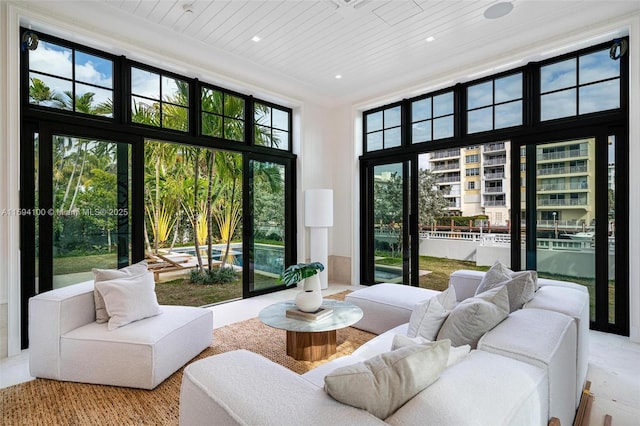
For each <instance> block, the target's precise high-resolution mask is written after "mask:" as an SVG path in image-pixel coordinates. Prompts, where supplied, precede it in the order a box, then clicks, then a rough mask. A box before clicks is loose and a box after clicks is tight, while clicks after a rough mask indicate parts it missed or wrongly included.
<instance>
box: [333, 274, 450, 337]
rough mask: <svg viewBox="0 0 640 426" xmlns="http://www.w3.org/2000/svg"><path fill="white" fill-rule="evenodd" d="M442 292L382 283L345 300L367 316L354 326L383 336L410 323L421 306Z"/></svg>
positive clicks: (348, 296)
mask: <svg viewBox="0 0 640 426" xmlns="http://www.w3.org/2000/svg"><path fill="white" fill-rule="evenodd" d="M439 293H440V292H439V291H436V290H427V289H425V288H419V287H411V286H408V285H403V284H392V283H380V284H375V285H372V286H371V287H367V288H363V289H360V290H356V291H354V292H353V293H349V294H348V295H347V296H346V297H345V301H347V302H350V303H353V304H354V305H357V306H359V307H360V309H362V312H363V313H364V315H363V316H362V319H361V320H360V321H358V322H357V323H355V324H354V325H353V327H356V328H359V329H361V330H365V331H369V332H371V333H375V334H381V333H384V332H385V331H387V330H390V329H392V328H394V327H397V326H398V325H400V324H404V323H407V322H409V318H410V317H411V313H412V312H413V309H414V307H415V306H416V305H417V304H418V303H420V302H423V301H425V300H427V299H430V298H431V297H433V296H435V295H437V294H439Z"/></svg>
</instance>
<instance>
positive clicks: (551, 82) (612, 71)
mask: <svg viewBox="0 0 640 426" xmlns="http://www.w3.org/2000/svg"><path fill="white" fill-rule="evenodd" d="M540 95H541V96H540V120H542V121H546V120H553V119H556V118H563V117H572V116H575V115H582V114H588V113H592V112H598V111H606V110H610V109H615V108H620V61H615V60H612V59H611V58H610V57H609V49H607V50H600V51H597V52H593V53H588V54H585V55H580V56H577V57H574V58H570V59H565V60H563V61H560V62H555V63H552V64H549V65H545V66H543V67H541V68H540Z"/></svg>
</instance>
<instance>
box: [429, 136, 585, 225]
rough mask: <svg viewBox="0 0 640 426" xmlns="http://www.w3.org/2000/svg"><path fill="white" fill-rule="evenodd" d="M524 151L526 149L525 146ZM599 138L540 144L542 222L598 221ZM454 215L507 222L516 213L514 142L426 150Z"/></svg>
mask: <svg viewBox="0 0 640 426" xmlns="http://www.w3.org/2000/svg"><path fill="white" fill-rule="evenodd" d="M523 149H524V148H523ZM594 149H595V140H594V139H580V140H572V141H563V142H555V143H547V144H544V145H540V146H538V147H536V170H535V173H536V179H535V180H536V187H535V191H536V200H537V201H536V210H537V213H536V217H537V219H538V220H540V221H558V222H561V223H564V224H580V223H584V224H585V225H587V226H588V225H590V224H591V223H592V221H593V219H594V217H595V216H594V215H595V212H594V208H593V205H594V199H593V197H594V176H595V169H594V167H595V164H594V161H593V160H590V158H591V159H592V158H595V153H594ZM425 155H427V156H428V162H427V163H428V166H427V167H429V169H430V170H431V172H432V173H434V174H436V175H437V178H436V182H437V184H438V186H439V188H440V189H441V190H442V191H443V193H444V194H445V198H447V199H448V200H449V207H448V211H449V214H451V215H452V216H476V215H486V216H487V217H488V219H489V221H490V222H491V224H492V225H495V226H506V225H507V224H508V221H509V217H510V214H511V197H510V192H509V188H510V187H511V174H510V173H511V172H510V171H511V143H510V142H509V141H503V142H492V143H488V144H484V145H479V146H468V147H465V148H456V149H446V150H440V151H435V152H431V153H429V154H425ZM524 158H525V157H524V153H521V156H520V162H521V166H520V176H519V178H520V185H521V190H522V191H521V209H522V210H523V211H524V209H525V194H526V190H527V189H528V188H527V187H526V185H525V182H526V174H527V170H526V164H525V162H524Z"/></svg>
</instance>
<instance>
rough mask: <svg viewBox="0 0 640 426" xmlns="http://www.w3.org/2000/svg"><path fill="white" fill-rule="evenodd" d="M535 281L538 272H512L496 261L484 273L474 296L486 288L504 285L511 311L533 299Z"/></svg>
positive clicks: (535, 287)
mask: <svg viewBox="0 0 640 426" xmlns="http://www.w3.org/2000/svg"><path fill="white" fill-rule="evenodd" d="M537 282H538V274H537V273H536V272H535V271H521V272H513V271H512V270H510V269H509V268H507V267H506V266H504V265H503V264H502V263H500V261H497V262H496V263H494V264H493V266H492V267H491V269H489V270H488V271H487V272H486V273H485V276H484V277H483V279H482V281H481V282H480V285H479V286H478V289H477V290H476V296H477V295H479V294H482V293H483V292H485V291H487V290H491V289H493V288H496V287H501V286H506V287H507V290H508V292H509V312H513V311H516V310H518V309H520V308H522V305H524V304H525V303H527V302H528V301H530V300H531V299H533V296H534V294H535V292H536V290H537Z"/></svg>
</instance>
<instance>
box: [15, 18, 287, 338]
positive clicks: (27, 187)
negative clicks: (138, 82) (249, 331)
mask: <svg viewBox="0 0 640 426" xmlns="http://www.w3.org/2000/svg"><path fill="white" fill-rule="evenodd" d="M26 31H30V32H33V33H35V34H36V35H37V36H38V38H39V39H40V40H45V41H50V42H52V43H55V44H58V45H60V46H63V47H66V48H71V49H78V50H80V51H82V52H86V53H89V54H92V55H96V56H100V57H105V58H108V59H110V60H112V61H113V79H114V80H113V99H112V102H113V117H104V116H97V115H88V114H83V113H78V112H75V111H69V110H62V109H58V108H50V107H46V106H42V105H34V104H31V103H30V102H29V87H30V84H29V50H27V49H25V50H23V51H21V53H20V81H21V87H20V119H21V134H22V138H21V142H20V144H21V150H20V151H21V159H20V162H21V164H20V168H21V197H20V207H21V208H23V209H33V208H34V205H33V203H34V198H33V197H30V196H29V194H30V193H31V194H33V182H31V181H33V173H31V172H32V171H33V168H34V157H33V138H32V137H30V136H29V135H33V134H34V133H38V134H39V135H40V137H43V135H44V133H48V134H51V133H52V132H51V129H57V130H56V131H59V132H62V133H63V134H68V135H73V136H77V137H82V136H84V135H93V136H94V137H98V138H101V139H105V140H112V141H120V142H122V143H127V144H130V145H131V150H132V158H131V162H132V164H133V165H132V172H131V173H132V177H131V187H130V190H131V194H132V204H133V206H132V211H131V214H132V215H133V217H132V219H131V221H132V224H131V235H132V236H131V239H132V242H135V244H133V247H132V253H131V257H132V258H131V261H132V262H137V261H140V260H142V259H144V250H145V249H144V220H145V215H144V190H143V188H144V142H145V140H146V139H152V140H160V141H165V142H168V143H177V144H187V145H192V146H196V147H203V148H211V149H217V150H224V151H232V152H235V153H239V154H241V155H243V164H248V162H249V159H250V158H258V157H259V158H262V159H267V160H269V161H273V162H274V163H279V164H283V165H284V166H285V167H286V173H287V179H286V185H287V186H286V188H285V194H286V198H285V199H286V203H287V206H286V207H285V208H286V212H287V213H286V219H287V220H288V222H287V223H288V227H289V228H290V229H288V231H287V233H286V235H287V236H286V238H287V241H285V253H284V258H285V266H288V265H290V264H292V263H295V261H296V258H297V238H296V235H295V233H296V217H295V212H296V205H295V202H296V198H295V191H296V182H295V179H296V172H295V165H296V161H297V155H296V154H294V153H293V134H294V129H293V109H292V108H290V107H286V106H283V105H279V104H275V103H272V102H269V101H266V100H260V99H257V98H254V96H252V95H249V94H241V93H238V92H234V91H232V90H229V89H224V88H220V89H222V90H223V91H224V92H228V93H232V94H233V95H234V96H235V95H237V96H239V97H241V98H242V99H244V101H245V114H244V115H245V131H244V141H243V143H238V141H232V140H225V139H221V138H214V137H208V136H203V135H202V134H201V132H200V128H199V119H198V114H199V112H200V108H201V105H200V104H201V102H200V97H199V96H197V94H199V93H200V90H201V89H200V88H201V87H203V86H206V87H219V86H215V85H212V84H209V83H206V82H205V83H202V82H200V81H199V80H198V79H197V78H192V77H188V76H185V75H180V74H177V73H175V72H172V71H169V70H164V69H161V68H157V67H154V66H151V65H148V64H144V63H141V62H139V61H134V60H131V59H128V58H127V57H125V56H116V55H112V54H109V53H107V52H103V51H100V50H98V49H95V48H92V47H90V46H87V45H85V44H79V43H76V42H72V41H69V40H63V39H60V38H58V37H55V36H52V35H49V34H46V33H43V32H37V31H31V30H29V29H27V28H24V27H21V28H20V33H21V34H23V33H24V32H26ZM132 66H134V67H136V68H140V69H144V70H149V71H151V72H155V73H158V74H159V75H160V79H162V76H168V77H172V78H177V79H180V80H183V81H185V82H187V83H188V84H189V102H188V105H187V106H186V108H188V114H187V116H188V123H189V129H188V131H186V132H183V131H179V130H173V129H170V128H162V127H155V126H147V125H144V124H141V123H132V122H131V67H132ZM83 84H84V83H83ZM160 84H161V85H162V80H161V81H160ZM254 102H260V103H263V104H266V105H270V106H271V107H275V108H277V109H279V110H282V111H284V112H286V113H287V114H288V125H289V130H288V141H287V143H288V147H287V149H286V150H285V149H279V148H271V147H269V146H257V145H254V144H253V131H254V129H253V126H254V120H253V105H254ZM43 132H44V133H43ZM49 156H50V153H49ZM30 173H31V177H30V178H29V177H28V175H29V174H30ZM29 179H31V181H30V180H29ZM249 181H250V179H248V178H247V179H243V194H249V193H250V188H249V187H248V185H249ZM249 206H250V204H247V203H245V202H244V201H243V209H245V208H247V207H249ZM40 207H42V206H40ZM244 212H245V213H244V214H243V226H242V238H243V241H246V242H247V243H249V242H251V241H253V240H252V236H251V234H249V230H250V229H251V227H250V226H249V224H250V223H251V220H252V215H251V214H250V213H249V212H248V211H247V210H244ZM20 229H21V245H25V244H32V243H30V241H33V238H34V237H35V232H36V231H35V229H36V228H35V226H34V222H33V217H31V218H27V217H22V218H21V222H20ZM249 245H250V244H244V245H243V246H246V247H249ZM243 256H244V257H245V258H246V259H249V256H250V253H249V251H248V248H247V249H246V250H245V248H244V247H243ZM51 260H52V256H49V258H48V259H47V258H45V257H42V258H41V259H40V265H42V264H44V263H46V262H47V261H48V262H49V263H50V262H51ZM28 263H29V262H28V261H27V260H26V259H25V258H22V260H21V273H22V274H21V275H22V282H21V311H22V314H21V316H22V318H21V321H22V324H23V328H22V330H27V329H28V316H27V315H28V309H27V307H28V305H27V303H28V297H30V296H33V295H35V294H36V290H37V291H38V292H42V291H46V290H49V288H43V287H42V286H41V287H39V288H37V287H36V284H35V277H36V275H35V267H34V266H33V264H32V265H31V266H29V265H28ZM44 268H45V270H46V267H44ZM249 275H250V274H248V273H246V274H244V279H243V284H242V285H243V289H245V288H249V282H248V281H247V280H249V279H250V277H249ZM284 288H285V286H284V284H282V285H281V286H278V287H274V288H272V289H270V290H268V291H260V292H253V293H250V294H244V295H243V296H244V297H253V296H257V295H259V294H262V293H267V292H272V291H278V290H282V289H284ZM21 340H22V347H23V348H26V347H28V335H27V333H25V332H23V333H22V336H21Z"/></svg>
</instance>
